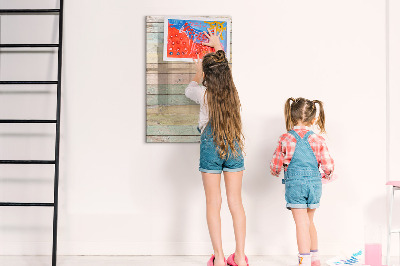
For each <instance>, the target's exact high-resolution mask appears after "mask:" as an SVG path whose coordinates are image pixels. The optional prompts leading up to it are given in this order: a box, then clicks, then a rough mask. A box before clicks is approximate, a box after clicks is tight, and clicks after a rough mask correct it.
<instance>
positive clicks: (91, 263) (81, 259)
mask: <svg viewBox="0 0 400 266" xmlns="http://www.w3.org/2000/svg"><path fill="white" fill-rule="evenodd" d="M331 257H332V256H326V257H322V261H321V262H324V261H326V260H327V259H329V258H331ZM208 259H209V257H206V256H59V257H58V261H57V262H58V263H57V265H58V266H72V265H73V266H206V263H207V260H208ZM249 262H250V265H251V266H291V265H295V264H296V256H250V257H249ZM398 262H399V258H398V257H393V259H392V262H391V264H390V266H393V265H399V263H398ZM0 265H1V266H50V265H51V258H50V257H48V256H0ZM322 265H327V264H325V263H322Z"/></svg>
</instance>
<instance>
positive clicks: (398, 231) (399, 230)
mask: <svg viewBox="0 0 400 266" xmlns="http://www.w3.org/2000/svg"><path fill="white" fill-rule="evenodd" d="M390 233H400V229H394V230H392V231H390Z"/></svg>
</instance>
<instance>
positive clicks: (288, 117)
mask: <svg viewBox="0 0 400 266" xmlns="http://www.w3.org/2000/svg"><path fill="white" fill-rule="evenodd" d="M317 104H318V105H319V115H318V120H317V125H318V127H319V129H320V130H321V132H322V133H324V132H326V131H325V113H324V104H323V103H322V102H321V101H319V100H314V101H310V100H307V99H304V98H301V97H300V98H296V99H294V98H289V99H287V100H286V103H285V122H286V130H287V131H289V130H292V129H293V126H295V125H297V123H298V122H302V123H304V124H307V123H311V121H312V120H313V119H314V118H315V116H316V114H317V106H316V105H317Z"/></svg>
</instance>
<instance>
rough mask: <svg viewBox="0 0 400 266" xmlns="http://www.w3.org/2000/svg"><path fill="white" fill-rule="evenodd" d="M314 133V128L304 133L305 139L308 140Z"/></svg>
mask: <svg viewBox="0 0 400 266" xmlns="http://www.w3.org/2000/svg"><path fill="white" fill-rule="evenodd" d="M312 134H314V132H313V131H312V130H310V131H308V132H307V133H306V134H305V135H304V137H303V139H304V140H308V137H309V136H310V135H312Z"/></svg>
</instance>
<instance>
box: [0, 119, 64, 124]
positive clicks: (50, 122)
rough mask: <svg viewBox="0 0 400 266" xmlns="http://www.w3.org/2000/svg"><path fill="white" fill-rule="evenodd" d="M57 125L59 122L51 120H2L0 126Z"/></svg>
mask: <svg viewBox="0 0 400 266" xmlns="http://www.w3.org/2000/svg"><path fill="white" fill-rule="evenodd" d="M53 123H57V120H54V119H51V120H50V119H49V120H43V119H0V124H53Z"/></svg>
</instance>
